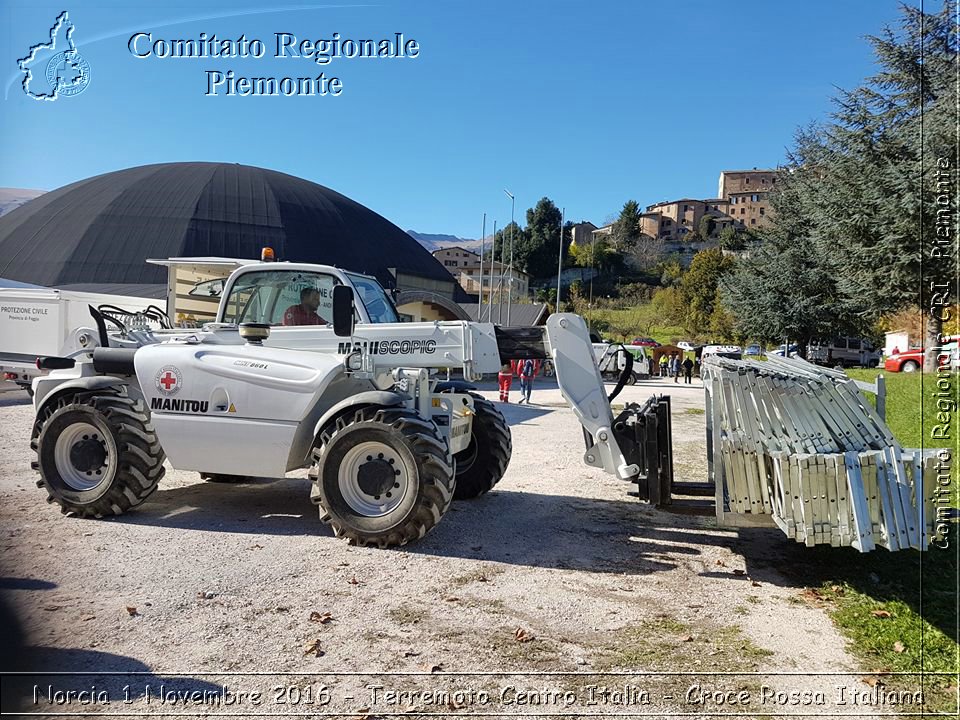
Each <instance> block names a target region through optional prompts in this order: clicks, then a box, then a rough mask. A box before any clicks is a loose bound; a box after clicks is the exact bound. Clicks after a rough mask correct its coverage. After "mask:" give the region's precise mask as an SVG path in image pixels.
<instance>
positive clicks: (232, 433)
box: [31, 262, 669, 547]
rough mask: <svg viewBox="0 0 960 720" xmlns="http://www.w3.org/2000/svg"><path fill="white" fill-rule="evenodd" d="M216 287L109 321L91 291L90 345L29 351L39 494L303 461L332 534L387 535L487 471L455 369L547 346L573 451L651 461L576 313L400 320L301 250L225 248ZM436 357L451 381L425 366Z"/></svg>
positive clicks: (505, 447)
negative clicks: (179, 315)
mask: <svg viewBox="0 0 960 720" xmlns="http://www.w3.org/2000/svg"><path fill="white" fill-rule="evenodd" d="M216 294H217V295H218V296H219V305H218V308H217V312H216V318H215V320H216V321H215V322H212V323H207V324H206V325H204V327H203V328H202V329H197V330H190V329H187V330H185V329H176V328H174V329H157V328H152V329H151V328H150V327H147V326H142V325H141V326H137V327H133V328H127V327H121V328H120V329H119V330H113V331H112V332H111V331H108V329H107V327H106V325H105V323H104V321H103V319H102V318H100V317H99V316H98V315H99V314H98V313H97V312H96V310H94V309H93V308H91V313H92V314H93V315H94V317H95V319H96V320H97V324H98V331H99V334H100V338H99V345H100V347H97V348H95V349H93V350H92V351H91V352H90V353H89V355H88V356H83V357H80V358H58V357H47V358H40V359H38V366H39V367H41V368H42V369H45V370H49V371H50V372H49V374H48V375H46V376H45V377H40V378H37V379H36V380H34V383H33V389H34V393H35V396H34V404H35V408H36V422H35V425H34V429H33V434H32V441H31V444H32V447H33V449H34V451H35V452H36V460H35V462H34V463H33V467H34V468H35V469H36V470H37V471H38V472H39V474H40V480H39V481H38V483H37V484H38V486H39V487H42V488H43V489H45V490H46V492H47V495H48V501H49V502H55V503H57V504H59V505H60V507H61V508H62V511H63V512H64V513H67V514H73V515H78V516H82V517H103V516H109V515H118V514H121V513H123V512H125V511H127V510H129V509H131V508H133V507H135V506H137V505H139V504H140V503H142V502H143V501H144V500H145V499H146V498H147V497H148V496H149V495H150V494H151V493H152V492H153V491H154V490H155V489H156V487H157V484H158V483H159V481H160V479H161V477H162V476H163V473H164V467H163V463H164V460H165V459H166V460H169V462H170V464H171V465H172V466H173V467H174V468H177V469H181V470H195V471H198V472H201V473H202V474H204V475H206V476H209V477H211V478H214V479H222V478H229V477H232V476H251V475H253V476H265V477H283V476H284V475H285V474H286V473H287V472H290V471H293V470H297V469H301V468H308V469H309V472H308V474H309V477H310V479H311V481H312V490H311V499H312V500H313V502H314V503H315V504H317V505H318V506H319V508H320V516H321V519H322V520H323V521H324V522H327V523H329V524H330V525H331V527H332V528H333V530H334V532H335V534H336V535H337V536H340V537H346V538H347V539H349V540H350V541H351V542H352V543H356V544H362V545H368V544H369V545H378V546H380V547H386V546H393V545H403V544H405V543H407V542H409V541H411V540H415V539H417V538H420V537H423V535H424V534H425V533H426V532H428V531H429V530H430V529H431V528H432V527H433V526H434V525H436V524H437V522H439V520H440V519H441V517H442V516H443V515H444V513H445V512H446V511H447V509H448V508H449V506H450V503H451V501H452V500H453V499H454V498H458V499H459V498H470V497H475V496H477V495H480V494H482V493H485V492H487V491H489V490H490V489H491V488H492V487H493V486H494V485H495V484H496V483H497V481H499V480H500V478H501V477H502V476H503V474H504V472H505V471H506V469H507V464H508V463H509V461H510V454H511V450H512V447H511V438H510V429H509V426H508V425H507V423H506V421H505V420H504V418H503V416H502V415H501V414H500V412H499V411H498V410H497V409H496V407H495V406H494V405H493V404H492V403H490V402H489V401H487V400H485V399H484V398H483V397H482V396H480V395H479V394H477V393H475V392H473V391H472V388H471V387H470V386H469V385H468V384H467V383H469V382H471V381H474V380H477V379H479V378H480V376H482V375H483V374H492V373H496V372H497V370H498V369H499V367H500V366H501V365H502V363H503V362H504V361H505V360H506V359H511V358H522V357H534V358H549V359H550V360H551V361H552V363H553V366H554V368H555V369H556V374H557V380H558V383H559V385H560V389H561V391H562V392H563V395H564V397H565V398H566V399H567V401H568V402H569V403H570V405H571V407H572V408H573V410H574V411H575V413H576V415H577V417H578V419H579V420H580V422H581V424H582V425H583V428H584V437H585V439H586V443H587V450H586V453H585V455H584V460H585V462H586V463H587V464H589V465H592V466H596V467H600V468H603V469H604V470H606V471H607V472H609V473H613V474H615V475H616V476H618V477H620V478H622V479H624V480H627V481H632V482H637V483H641V482H642V481H643V480H644V479H645V478H646V477H647V475H648V474H649V473H650V472H653V473H654V475H656V473H658V472H659V473H661V474H662V473H664V472H667V469H666V468H664V467H663V465H664V462H665V458H666V457H668V455H669V454H668V453H664V452H659V453H658V452H656V451H651V447H653V446H651V445H650V441H649V439H647V441H646V442H645V440H644V438H645V436H644V421H643V414H642V412H641V411H640V408H638V406H635V405H628V406H627V407H626V408H625V409H624V410H623V412H622V413H620V415H619V416H618V417H617V418H616V419H614V417H613V415H612V412H611V408H610V402H609V399H608V398H607V396H606V395H605V389H604V385H603V381H602V380H601V377H600V375H599V372H598V370H597V366H596V363H595V361H594V356H593V350H592V347H591V344H590V338H589V335H588V333H587V328H586V326H585V324H584V322H583V320H582V318H580V317H579V316H577V315H570V314H556V315H553V316H551V317H550V318H549V319H548V321H547V326H546V329H545V331H544V329H543V328H520V329H503V328H499V327H495V326H494V325H492V324H486V323H473V322H455V321H451V322H420V323H402V322H399V321H398V320H399V318H398V316H397V313H396V309H395V308H394V306H393V303H392V301H391V299H390V297H389V295H388V294H387V293H386V292H385V291H384V290H383V288H382V287H381V286H380V285H379V283H377V281H376V280H375V279H373V278H371V277H368V276H363V275H358V274H356V273H351V272H346V271H343V270H341V269H338V268H334V267H329V266H322V265H308V264H300V263H277V262H259V263H258V262H248V263H245V264H242V265H241V266H240V267H238V268H237V269H236V270H234V271H233V272H232V273H231V274H230V275H229V277H227V278H226V279H225V280H224V281H223V282H222V284H221V286H219V287H218V288H217V292H216ZM165 324H168V323H165ZM451 368H458V369H460V370H461V371H462V373H463V377H464V381H465V382H442V381H440V380H439V379H438V373H437V371H438V370H443V369H451ZM629 372H630V369H629V368H627V369H626V372H625V373H624V375H623V379H622V380H621V382H620V383H619V384H618V387H617V391H619V389H620V388H621V387H622V385H623V383H624V382H625V381H626V378H627V377H628V376H629ZM662 435H663V433H662V431H661V444H662Z"/></svg>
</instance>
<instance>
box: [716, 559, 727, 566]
mask: <svg viewBox="0 0 960 720" xmlns="http://www.w3.org/2000/svg"><path fill="white" fill-rule="evenodd" d="M717 565H719V566H720V567H726V565H724V564H723V560H717Z"/></svg>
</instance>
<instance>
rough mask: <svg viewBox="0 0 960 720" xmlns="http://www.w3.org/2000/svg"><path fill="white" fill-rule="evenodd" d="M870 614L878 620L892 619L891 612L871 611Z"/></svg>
mask: <svg viewBox="0 0 960 720" xmlns="http://www.w3.org/2000/svg"><path fill="white" fill-rule="evenodd" d="M870 614H871V615H873V616H874V617H878V618H888V617H890V611H889V610H871V611H870Z"/></svg>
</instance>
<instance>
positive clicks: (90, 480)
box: [54, 423, 117, 492]
mask: <svg viewBox="0 0 960 720" xmlns="http://www.w3.org/2000/svg"><path fill="white" fill-rule="evenodd" d="M111 446H112V443H111V442H110V441H109V439H108V437H107V436H106V435H105V434H104V432H103V430H101V429H100V428H98V427H97V426H96V425H92V424H91V423H74V424H72V425H70V426H68V427H67V428H65V429H64V430H63V432H61V433H60V435H59V436H58V437H57V444H56V447H55V448H54V462H55V463H56V465H57V474H58V475H59V476H60V478H61V479H62V480H63V482H64V483H66V484H67V485H68V486H69V487H70V488H71V489H72V490H76V491H78V492H85V491H87V490H93V489H94V488H95V487H97V486H98V485H100V484H101V483H103V482H104V481H106V480H108V479H109V478H110V477H112V476H113V473H114V471H115V470H116V463H117V459H116V454H115V453H112V452H111V451H110V450H111Z"/></svg>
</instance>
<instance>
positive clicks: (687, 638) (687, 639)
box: [680, 635, 693, 642]
mask: <svg viewBox="0 0 960 720" xmlns="http://www.w3.org/2000/svg"><path fill="white" fill-rule="evenodd" d="M680 642H693V635H684V636H683V637H682V638H681V639H680Z"/></svg>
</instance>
